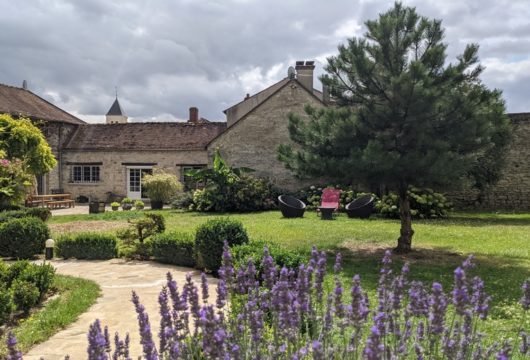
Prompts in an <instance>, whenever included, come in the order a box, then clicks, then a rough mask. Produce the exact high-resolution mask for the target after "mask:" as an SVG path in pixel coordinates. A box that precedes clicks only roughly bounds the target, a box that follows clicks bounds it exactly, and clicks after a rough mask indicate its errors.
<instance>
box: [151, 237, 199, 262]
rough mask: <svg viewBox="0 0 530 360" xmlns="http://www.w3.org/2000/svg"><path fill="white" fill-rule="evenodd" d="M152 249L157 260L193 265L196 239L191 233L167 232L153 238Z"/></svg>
mask: <svg viewBox="0 0 530 360" xmlns="http://www.w3.org/2000/svg"><path fill="white" fill-rule="evenodd" d="M151 250H152V254H153V256H154V258H155V260H157V261H160V262H163V263H167V264H174V265H179V266H189V267H193V266H195V264H196V261H195V240H194V239H193V236H192V235H191V234H189V233H181V232H167V233H163V234H157V235H155V236H153V238H152V239H151Z"/></svg>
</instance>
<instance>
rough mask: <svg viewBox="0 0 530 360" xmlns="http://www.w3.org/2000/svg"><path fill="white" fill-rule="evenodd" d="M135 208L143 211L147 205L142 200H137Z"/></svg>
mask: <svg viewBox="0 0 530 360" xmlns="http://www.w3.org/2000/svg"><path fill="white" fill-rule="evenodd" d="M134 207H135V209H136V210H142V209H143V208H144V207H145V203H144V202H143V201H142V200H136V201H135V202H134Z"/></svg>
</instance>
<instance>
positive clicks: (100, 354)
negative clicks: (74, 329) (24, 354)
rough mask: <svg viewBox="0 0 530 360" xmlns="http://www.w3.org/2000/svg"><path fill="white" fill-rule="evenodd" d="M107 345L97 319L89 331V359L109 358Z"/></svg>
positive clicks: (104, 359) (101, 359) (102, 359)
mask: <svg viewBox="0 0 530 360" xmlns="http://www.w3.org/2000/svg"><path fill="white" fill-rule="evenodd" d="M15 344H16V342H15ZM106 345H107V341H106V340H105V335H104V334H103V332H102V331H101V324H100V322H99V319H96V321H94V323H93V324H91V325H90V327H89V329H88V349H87V352H88V359H89V360H106V359H107V358H108V356H107V353H106V351H107V349H106Z"/></svg>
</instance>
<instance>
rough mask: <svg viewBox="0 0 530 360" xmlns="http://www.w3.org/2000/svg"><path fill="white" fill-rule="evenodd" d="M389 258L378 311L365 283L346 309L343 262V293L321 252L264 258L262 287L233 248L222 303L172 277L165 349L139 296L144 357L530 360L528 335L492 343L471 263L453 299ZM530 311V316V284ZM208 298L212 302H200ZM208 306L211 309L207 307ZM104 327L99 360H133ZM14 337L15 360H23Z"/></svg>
mask: <svg viewBox="0 0 530 360" xmlns="http://www.w3.org/2000/svg"><path fill="white" fill-rule="evenodd" d="M391 264H392V259H391V256H390V252H387V253H386V254H385V256H384V257H383V260H382V267H381V270H380V279H379V285H378V288H377V297H376V299H375V302H374V304H373V305H370V301H369V298H368V295H367V293H366V292H365V291H364V290H363V288H362V286H361V277H360V276H359V275H355V276H354V277H353V279H352V282H351V287H350V291H349V294H350V296H349V297H348V299H346V296H345V290H344V284H343V280H342V278H341V276H340V274H341V271H342V266H341V257H340V255H338V256H337V258H336V262H335V266H334V271H333V279H334V287H333V289H332V290H331V291H329V292H326V291H324V288H325V286H324V279H325V276H326V270H327V269H326V268H327V267H326V254H325V253H324V252H319V251H317V249H316V248H313V250H312V255H311V259H310V260H309V262H308V264H307V265H305V264H303V265H300V267H299V268H298V269H288V268H285V267H284V268H282V269H279V268H277V267H276V265H275V263H274V259H273V258H272V257H271V256H270V255H269V253H268V250H267V248H265V250H264V257H263V262H262V264H261V268H262V269H263V270H262V272H261V274H260V276H259V277H258V275H257V272H256V268H255V266H254V264H253V263H252V262H249V263H248V264H247V266H245V267H242V268H240V269H234V267H233V264H232V257H231V254H230V251H229V249H228V247H227V246H226V245H225V248H224V252H223V262H222V267H221V269H220V270H219V276H220V279H219V281H218V284H217V289H216V294H217V297H216V299H215V300H214V299H211V294H210V291H209V288H208V284H207V279H206V277H205V276H202V277H201V281H200V286H197V285H196V284H195V283H194V282H193V281H192V279H191V276H189V275H188V276H187V279H186V282H185V283H184V284H182V286H181V287H179V286H178V285H177V283H176V282H175V280H174V279H173V278H172V276H171V274H170V273H168V274H167V283H166V286H164V287H163V289H162V291H161V292H160V295H159V298H158V300H159V304H160V315H161V320H160V330H159V332H158V340H159V341H158V344H155V340H154V338H153V335H152V332H151V325H150V322H149V316H148V314H147V313H146V312H145V308H144V307H143V306H142V304H141V303H140V299H139V297H138V296H137V294H135V293H134V292H133V295H132V301H133V303H134V305H135V309H136V313H137V317H138V324H139V328H140V335H141V345H142V348H143V356H144V357H145V358H146V359H149V360H155V359H264V360H265V359H295V360H297V359H374V360H375V359H385V360H386V359H412V358H416V359H510V358H526V357H528V356H530V350H529V344H528V342H529V339H528V335H527V333H526V330H525V329H523V328H521V329H520V332H519V334H518V339H517V340H516V341H510V340H507V339H501V338H498V339H497V338H496V339H488V338H486V337H485V335H484V334H482V333H481V331H480V328H481V325H482V324H484V322H485V321H487V319H488V312H489V302H490V300H491V297H490V296H488V295H487V294H486V293H485V291H484V283H483V282H482V280H480V279H479V278H477V277H474V278H472V277H471V276H470V272H471V269H472V267H473V266H474V264H473V258H472V257H469V258H468V259H467V260H466V261H464V263H463V264H462V266H460V267H458V268H457V269H456V270H455V271H454V283H453V288H452V290H451V292H445V291H444V289H443V287H442V285H441V284H440V283H438V282H434V283H433V284H432V285H430V286H427V285H425V284H423V283H421V282H417V281H410V280H409V279H408V274H409V266H408V264H405V265H404V266H403V267H402V269H401V271H400V272H398V273H396V274H394V272H393V270H392V266H391ZM522 289H523V296H522V298H521V301H520V303H521V305H522V309H523V312H524V314H525V315H526V313H527V312H528V310H529V308H530V280H527V281H526V282H525V283H524V284H523V286H522ZM200 295H202V296H200ZM201 298H202V299H201ZM109 338H110V337H109V333H108V330H107V329H106V328H105V330H104V331H102V330H101V325H100V323H99V321H98V320H96V321H95V322H94V324H92V325H91V326H90V330H89V333H88V340H89V346H88V355H89V356H88V358H89V359H98V360H99V359H110V358H111V357H112V359H113V360H117V359H126V360H128V359H130V355H129V338H128V335H127V337H126V338H125V341H123V340H120V338H119V335H118V334H116V335H115V339H114V351H112V349H111V343H110V339H109ZM15 345H16V340H15V339H14V337H12V336H10V337H9V339H8V346H9V351H10V358H12V359H19V358H20V353H18V352H17V350H16V348H15Z"/></svg>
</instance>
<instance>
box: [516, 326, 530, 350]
mask: <svg viewBox="0 0 530 360" xmlns="http://www.w3.org/2000/svg"><path fill="white" fill-rule="evenodd" d="M520 335H521V344H520V345H519V351H520V352H521V355H527V354H528V355H530V346H529V344H528V342H529V341H528V335H527V334H526V332H525V331H521V333H520Z"/></svg>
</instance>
